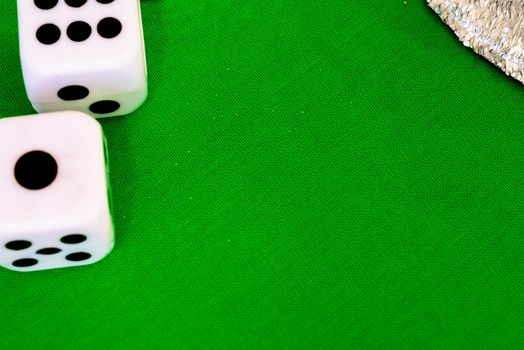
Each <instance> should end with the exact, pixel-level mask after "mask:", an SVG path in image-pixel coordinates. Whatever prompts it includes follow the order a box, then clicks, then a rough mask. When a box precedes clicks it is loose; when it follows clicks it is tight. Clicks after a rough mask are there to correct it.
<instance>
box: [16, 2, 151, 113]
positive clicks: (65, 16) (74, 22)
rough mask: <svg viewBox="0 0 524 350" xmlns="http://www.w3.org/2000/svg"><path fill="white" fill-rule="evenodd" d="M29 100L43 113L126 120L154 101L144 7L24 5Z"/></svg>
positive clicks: (21, 33) (117, 4) (118, 4)
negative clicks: (150, 93)
mask: <svg viewBox="0 0 524 350" xmlns="http://www.w3.org/2000/svg"><path fill="white" fill-rule="evenodd" d="M18 24H19V36H20V55H21V62H22V71H23V75H24V82H25V86H26V91H27V95H28V97H29V100H30V101H31V103H32V105H33V107H34V108H35V109H36V110H37V111H38V112H50V111H60V110H78V111H82V112H85V113H88V114H90V115H92V116H94V117H96V118H102V117H111V116H119V115H125V114H128V113H131V112H133V111H134V110H135V109H137V108H138V107H139V106H140V105H141V104H142V103H143V102H144V100H145V99H146V96H147V69H146V60H145V50H144V39H143V31H142V21H141V14H140V2H139V0H18Z"/></svg>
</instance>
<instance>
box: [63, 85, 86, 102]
mask: <svg viewBox="0 0 524 350" xmlns="http://www.w3.org/2000/svg"><path fill="white" fill-rule="evenodd" d="M88 95H89V90H88V89H87V88H86V87H84V86H80V85H70V86H66V87H63V88H61V89H60V90H59V91H58V97H60V98H61V99H62V100H64V101H76V100H81V99H84V98H86V97H87V96H88Z"/></svg>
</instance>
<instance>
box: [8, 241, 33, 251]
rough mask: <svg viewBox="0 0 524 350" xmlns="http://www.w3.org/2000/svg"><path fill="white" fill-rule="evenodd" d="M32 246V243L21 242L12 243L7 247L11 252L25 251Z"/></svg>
mask: <svg viewBox="0 0 524 350" xmlns="http://www.w3.org/2000/svg"><path fill="white" fill-rule="evenodd" d="M30 246H31V242H29V241H24V240H19V241H11V242H9V243H7V244H6V245H5V247H6V248H7V249H11V250H23V249H27V248H29V247H30Z"/></svg>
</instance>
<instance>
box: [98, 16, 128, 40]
mask: <svg viewBox="0 0 524 350" xmlns="http://www.w3.org/2000/svg"><path fill="white" fill-rule="evenodd" d="M96 30H97V31H98V34H100V36H101V37H103V38H106V39H111V38H114V37H116V36H117V35H118V34H120V32H121V31H122V23H120V21H119V20H118V19H116V18H114V17H107V18H104V19H103V20H101V21H100V22H98V25H97V27H96Z"/></svg>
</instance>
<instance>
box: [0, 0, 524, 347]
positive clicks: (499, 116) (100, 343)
mask: <svg viewBox="0 0 524 350" xmlns="http://www.w3.org/2000/svg"><path fill="white" fill-rule="evenodd" d="M142 9H143V17H144V27H145V35H146V41H147V43H146V44H147V54H148V64H149V73H150V75H149V82H150V95H149V99H148V101H147V102H146V104H145V105H144V106H143V107H142V108H141V109H140V110H138V111H137V112H136V113H134V114H133V115H130V116H127V117H124V118H118V119H112V120H104V121H102V124H103V127H104V130H105V132H106V136H107V138H108V143H109V158H110V163H111V180H112V189H113V196H114V204H115V208H114V209H115V223H116V228H117V235H116V239H117V243H116V246H115V249H114V251H113V252H112V253H111V254H110V255H109V256H108V257H107V258H106V259H104V260H103V261H101V262H99V263H97V264H94V265H91V266H88V267H81V268H71V269H60V270H50V271H42V272H35V273H28V274H23V273H16V272H11V271H8V270H5V269H2V270H1V271H0V315H1V316H0V319H1V321H2V322H1V325H0V348H1V349H44V348H54V349H118V348H121V349H134V348H144V349H145V348H148V349H167V348H187V349H193V348H243V349H253V348H268V349H269V348H271V349H292V348H295V349H303V348H317V349H321V348H322V349H340V348H351V349H354V348H384V349H389V348H416V349H420V348H423V349H424V348H435V349H450V348H461V349H464V348H471V349H477V348H501V349H502V348H504V349H510V348H522V347H523V346H524V293H523V281H524V258H523V257H524V254H523V247H524V239H523V236H524V234H523V233H524V161H523V154H524V141H523V135H524V115H523V114H524V113H523V112H524V108H523V106H524V87H523V86H522V85H521V84H519V83H517V82H515V81H513V80H511V79H510V78H507V77H506V76H505V75H503V74H502V73H500V71H499V70H497V69H496V68H494V67H493V66H491V65H489V64H488V63H487V62H486V61H484V60H483V59H482V58H480V57H478V56H476V55H475V54H474V53H472V51H471V50H469V49H466V48H464V47H463V46H462V45H461V44H460V43H459V42H458V41H457V40H456V38H455V36H454V35H453V34H452V32H451V31H450V30H448V29H447V28H446V27H445V26H444V25H443V24H442V23H441V21H440V20H439V18H438V17H437V16H436V15H435V14H434V13H432V12H431V11H430V10H429V9H428V8H427V7H426V5H425V3H424V2H423V1H414V0H407V1H403V0H388V1H352V0H341V1H326V0H309V1H278V0H249V1H247V0H236V1H233V0H221V1H204V0H176V1H175V0H162V1H146V0H144V1H142ZM0 10H1V12H2V15H3V16H2V19H3V20H2V22H1V24H0V26H1V31H0V40H1V42H0V43H1V44H2V50H0V55H1V56H0V61H1V62H2V64H1V65H0V69H1V71H0V76H1V80H0V82H1V84H2V95H3V97H2V98H1V99H0V100H1V101H0V114H1V116H3V117H5V116H12V115H23V114H31V113H33V112H32V109H31V107H30V104H29V103H28V101H27V100H26V97H25V94H24V89H23V82H22V76H21V72H20V67H19V57H18V51H17V50H18V49H17V39H16V38H17V33H16V8H15V1H2V2H1V3H0ZM0 166H1V165H0ZM0 200H3V199H0ZM57 215H59V213H57Z"/></svg>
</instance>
